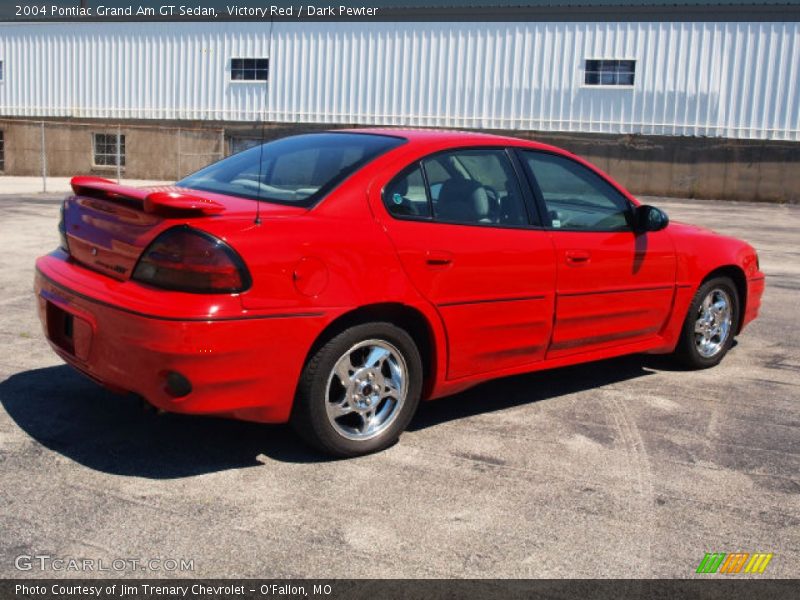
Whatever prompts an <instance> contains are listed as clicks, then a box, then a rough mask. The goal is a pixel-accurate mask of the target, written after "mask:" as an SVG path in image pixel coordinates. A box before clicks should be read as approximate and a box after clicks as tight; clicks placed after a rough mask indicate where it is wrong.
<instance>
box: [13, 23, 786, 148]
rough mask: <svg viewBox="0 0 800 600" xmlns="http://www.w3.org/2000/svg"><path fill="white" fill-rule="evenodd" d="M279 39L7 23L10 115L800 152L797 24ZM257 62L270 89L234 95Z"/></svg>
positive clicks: (221, 28) (198, 28) (492, 28)
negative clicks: (241, 65)
mask: <svg viewBox="0 0 800 600" xmlns="http://www.w3.org/2000/svg"><path fill="white" fill-rule="evenodd" d="M270 27H271V26H270V24H269V23H222V24H212V23H181V24H180V25H177V24H171V23H122V24H116V23H113V24H108V23H106V24H102V25H92V24H86V23H71V24H25V25H23V24H2V25H0V60H2V61H3V63H4V71H5V80H4V81H3V82H2V83H0V114H2V115H15V116H25V117H40V116H48V117H50V116H53V117H83V118H135V119H214V120H232V121H254V120H257V119H259V118H262V117H263V118H266V119H267V120H269V121H279V122H310V123H358V124H379V125H409V126H443V127H459V128H491V129H511V130H514V129H525V130H538V131H582V132H606V133H644V134H663V135H697V136H721V137H730V138H755V139H776V140H800V82H799V80H800V23H796V22H795V23H603V22H601V23H580V22H578V23H485V24H484V23H439V24H436V23H336V24H330V23H291V22H278V23H275V24H274V25H273V26H272V28H273V29H272V32H270ZM261 56H269V57H271V64H270V70H271V73H270V81H269V83H268V84H266V85H265V84H264V83H254V82H250V83H244V82H231V81H230V76H229V69H230V59H231V58H234V57H261ZM586 58H620V59H636V61H637V62H636V84H635V86H634V87H633V88H619V89H614V88H603V89H598V88H592V87H585V86H583V85H582V81H583V70H582V69H583V62H584V60H585V59H586ZM265 94H266V99H265V97H264V96H265Z"/></svg>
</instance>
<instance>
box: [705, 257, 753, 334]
mask: <svg viewBox="0 0 800 600" xmlns="http://www.w3.org/2000/svg"><path fill="white" fill-rule="evenodd" d="M715 277H727V278H728V279H730V280H731V281H733V284H734V285H735V286H736V293H737V294H738V295H739V314H738V315H737V323H736V331H735V334H736V335H738V334H739V332H740V331H741V330H742V323H743V321H744V314H745V311H746V309H747V277H746V276H745V274H744V270H743V269H742V268H741V267H739V266H737V265H723V266H721V267H717V268H716V269H714V270H713V271H711V272H710V273H708V274H707V275H706V276H705V277H703V280H702V281H701V282H700V284H699V285H698V286H697V287H698V288H699V287H700V286H701V285H703V284H704V283H705V282H706V281H709V280H711V279H714V278H715Z"/></svg>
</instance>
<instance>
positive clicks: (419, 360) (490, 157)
mask: <svg viewBox="0 0 800 600" xmlns="http://www.w3.org/2000/svg"><path fill="white" fill-rule="evenodd" d="M72 187H73V190H74V194H73V195H70V196H69V197H67V198H66V199H65V200H64V204H63V210H62V218H61V223H60V231H61V247H60V248H58V249H57V250H55V251H54V252H52V253H50V254H48V255H47V256H43V257H41V258H39V259H38V261H37V264H36V286H35V287H36V294H37V299H38V308H39V313H40V317H41V320H42V323H43V325H44V330H45V333H46V335H47V337H48V339H49V341H50V344H51V345H52V347H53V349H54V350H55V351H56V352H57V353H58V355H59V356H61V357H62V358H63V359H64V360H65V361H66V362H68V363H69V364H70V365H72V366H74V367H75V368H77V369H78V370H79V371H81V372H83V373H85V374H86V375H88V376H89V377H91V378H92V379H94V380H95V381H97V382H100V383H102V384H104V385H106V386H107V387H109V388H112V389H116V390H119V391H126V392H134V393H136V394H139V395H141V396H143V397H144V398H145V399H146V400H147V401H148V402H150V403H151V404H153V405H155V406H157V407H159V408H162V409H164V410H167V411H173V412H179V413H195V414H214V415H225V416H229V417H234V418H238V419H246V420H252V421H261V422H270V423H280V422H287V421H289V422H291V423H292V424H293V425H294V427H295V428H296V430H297V431H298V432H299V433H300V435H301V436H302V437H303V438H305V439H306V440H307V441H308V442H310V443H312V444H314V445H315V446H317V447H318V448H320V449H322V450H324V451H326V452H329V453H332V454H335V455H339V456H353V455H358V454H364V453H368V452H372V451H375V450H379V449H382V448H385V447H386V446H388V445H390V444H391V443H393V442H394V441H395V440H396V439H397V438H398V436H399V435H400V433H401V432H402V431H403V430H404V429H405V427H406V426H407V425H408V423H409V421H410V419H411V418H412V416H413V414H414V411H415V409H416V407H417V405H418V403H419V401H420V399H432V398H437V397H441V396H444V395H447V394H452V393H454V392H457V391H459V390H462V389H465V388H467V387H469V386H472V385H474V384H476V383H478V382H481V381H485V380H487V379H490V378H494V377H499V376H504V375H511V374H515V373H521V372H526V371H533V370H538V369H546V368H551V367H558V366H563V365H568V364H574V363H580V362H586V361H591V360H597V359H602V358H608V357H612V356H618V355H622V354H629V353H635V352H651V353H674V355H675V357H676V358H677V359H679V360H680V361H682V362H683V363H684V364H685V365H687V366H689V367H693V368H703V367H710V366H713V365H715V364H717V363H718V362H719V361H720V360H721V359H722V357H723V356H724V355H725V353H726V352H727V351H728V349H729V348H730V347H731V344H732V342H733V338H734V336H735V335H736V334H737V333H739V332H740V331H741V330H742V328H743V327H744V326H745V325H746V324H747V323H748V322H750V321H751V320H752V319H754V318H755V317H756V315H757V313H758V309H759V306H760V302H761V295H762V292H763V289H764V275H763V274H762V273H761V272H760V270H759V264H758V257H757V255H756V252H755V251H754V250H753V248H752V247H751V246H750V245H748V244H747V243H745V242H743V241H740V240H736V239H732V238H729V237H723V236H721V235H717V234H715V233H713V232H710V231H707V230H704V229H700V228H698V227H693V226H690V225H684V224H678V223H669V221H668V219H667V216H666V215H665V214H664V213H663V212H662V211H660V210H658V209H657V208H654V207H651V206H647V205H641V204H640V203H639V202H638V201H637V200H636V199H635V198H633V197H632V196H631V195H630V194H629V193H628V192H627V191H625V190H624V189H623V188H622V187H620V186H619V185H618V184H616V183H615V182H614V181H612V180H611V179H610V178H609V177H608V176H606V175H604V174H603V173H601V172H600V171H598V170H597V169H596V168H594V167H593V166H591V165H590V164H588V163H586V162H585V161H583V160H581V159H580V158H578V157H576V156H574V155H572V154H570V153H568V152H565V151H563V150H559V149H557V148H553V147H551V146H545V145H542V144H538V143H535V142H529V141H523V140H518V139H513V138H507V137H499V136H489V135H481V134H473V133H458V132H435V131H421V130H420V131H405V130H366V129H363V130H356V131H336V132H326V133H317V134H307V135H298V136H294V137H289V138H285V139H281V140H277V141H272V142H269V143H266V144H263V145H261V146H257V147H255V148H252V149H250V150H246V151H244V152H241V153H239V154H236V155H233V156H230V157H228V158H226V159H224V160H221V161H220V162H217V163H215V164H212V165H210V166H208V167H206V168H204V169H202V170H200V171H198V172H197V173H195V174H193V175H190V176H189V177H187V178H186V179H184V180H182V181H179V182H178V183H177V184H176V185H175V186H170V187H154V188H133V187H125V186H121V185H117V184H114V183H112V182H110V181H107V180H104V179H99V178H94V177H76V178H74V179H73V180H72Z"/></svg>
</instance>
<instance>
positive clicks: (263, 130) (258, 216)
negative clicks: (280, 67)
mask: <svg viewBox="0 0 800 600" xmlns="http://www.w3.org/2000/svg"><path fill="white" fill-rule="evenodd" d="M274 24H275V21H274V20H273V19H272V16H270V18H269V42H268V43H267V78H266V79H265V80H264V106H263V107H262V109H261V141H260V144H259V151H258V181H257V182H256V183H258V187H257V188H256V220H255V224H256V225H261V166H262V165H263V164H264V136H265V134H266V127H267V121H266V114H267V99H268V98H269V61H270V60H271V59H272V26H273V25H274Z"/></svg>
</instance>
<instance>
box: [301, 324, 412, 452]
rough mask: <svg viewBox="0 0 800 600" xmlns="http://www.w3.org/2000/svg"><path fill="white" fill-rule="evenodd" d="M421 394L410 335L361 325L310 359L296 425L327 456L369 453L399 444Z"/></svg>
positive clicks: (384, 326) (386, 327)
mask: <svg viewBox="0 0 800 600" xmlns="http://www.w3.org/2000/svg"><path fill="white" fill-rule="evenodd" d="M421 393H422V359H421V357H420V353H419V350H418V349H417V346H416V344H415V343H414V340H413V339H412V338H411V336H410V335H409V334H408V333H407V332H406V331H405V330H403V329H400V328H399V327H397V326H396V325H393V324H391V323H384V322H378V323H367V324H364V325H357V326H355V327H351V328H350V329H347V330H345V331H343V332H342V333H340V334H338V335H337V336H336V337H334V338H333V339H331V340H330V341H329V342H327V343H326V344H325V345H324V346H322V347H321V348H320V349H319V350H317V351H316V352H315V353H314V354H313V356H312V357H311V358H310V360H309V361H308V363H307V364H306V366H305V368H304V369H303V373H302V375H301V376H300V382H299V384H298V389H297V396H296V398H295V402H294V407H293V410H292V416H291V424H292V426H293V427H294V429H295V430H296V431H297V433H298V434H299V435H300V437H302V438H303V439H304V440H305V441H306V442H308V443H309V444H311V445H312V446H314V447H316V448H318V449H319V450H322V451H323V452H325V453H327V454H332V455H334V456H339V457H350V456H359V455H362V454H369V453H371V452H376V451H378V450H383V449H385V448H387V447H389V446H390V445H392V444H393V443H395V442H396V441H397V439H398V438H399V436H400V434H401V433H402V432H403V431H404V430H405V428H406V427H407V426H408V423H409V422H410V421H411V418H412V417H413V416H414V412H415V411H416V408H417V405H418V404H419V398H420V395H421Z"/></svg>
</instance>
